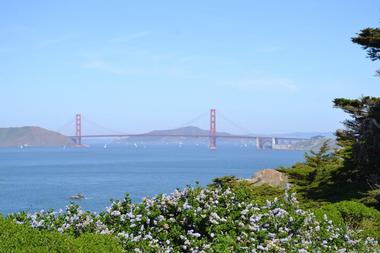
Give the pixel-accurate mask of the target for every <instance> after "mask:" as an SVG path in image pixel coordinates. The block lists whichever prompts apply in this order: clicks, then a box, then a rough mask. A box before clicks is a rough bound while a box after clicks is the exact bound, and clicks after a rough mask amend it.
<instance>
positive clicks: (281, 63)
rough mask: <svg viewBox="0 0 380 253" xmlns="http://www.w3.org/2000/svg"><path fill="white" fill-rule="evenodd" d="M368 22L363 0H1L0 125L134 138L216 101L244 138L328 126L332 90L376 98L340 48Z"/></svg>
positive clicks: (371, 82) (353, 49) (348, 46)
mask: <svg viewBox="0 0 380 253" xmlns="http://www.w3.org/2000/svg"><path fill="white" fill-rule="evenodd" d="M379 21H380V5H379V4H378V1H375V0H365V1H360V2H359V1H355V0H350V1H344V2H343V1H327V0H323V1H301V0H298V1H286V2H285V1H265V2H263V1H234V2H232V1H207V2H205V1H191V2H179V1H151V2H148V1H139V2H134V3H132V2H127V1H107V2H103V1H64V2H53V1H12V2H11V1H9V2H3V3H1V8H0V34H1V40H0V88H1V90H0V101H1V106H2V110H0V119H1V121H0V127H10V126H30V125H35V126H41V127H44V128H48V129H51V130H60V128H61V127H62V126H63V125H64V124H65V123H66V122H68V121H70V119H73V120H74V117H75V114H76V113H81V114H82V115H84V116H85V117H86V118H88V119H90V120H91V121H94V122H96V123H98V124H100V125H102V126H105V127H107V128H109V129H114V130H118V131H123V132H128V133H140V132H148V131H150V130H155V129H172V128H176V127H180V126H183V124H184V123H186V122H188V121H189V120H191V119H193V118H194V117H196V116H197V115H199V114H201V113H203V112H205V113H207V112H208V110H209V109H210V108H216V109H217V113H218V112H222V113H223V114H224V115H226V116H227V117H228V118H229V119H231V120H232V121H233V122H235V123H236V124H238V125H239V126H243V127H244V128H245V129H247V130H249V132H250V133H288V132H332V131H334V130H335V129H337V128H340V127H341V123H340V122H341V121H343V120H344V119H345V118H346V115H345V114H344V113H343V112H341V111H339V110H338V109H334V108H332V100H333V99H334V98H335V97H347V98H357V97H360V96H361V95H371V96H380V79H379V78H378V77H375V70H376V69H379V65H378V63H376V62H371V61H370V60H369V59H368V58H366V55H365V52H364V51H363V50H362V49H361V48H360V47H359V46H357V45H354V44H353V43H351V37H352V36H354V35H355V33H357V32H359V30H361V29H363V28H365V27H378V26H379ZM217 115H218V114H217ZM217 119H218V118H217ZM195 125H196V126H199V127H202V128H207V127H208V121H207V117H205V119H204V120H203V121H202V122H197V124H195ZM218 126H219V125H218ZM85 129H86V128H85V127H84V130H85ZM64 131H65V133H67V130H66V129H64ZM73 131H74V129H73ZM218 131H230V132H236V131H237V129H236V128H235V126H233V125H228V122H227V123H226V124H224V125H223V124H222V125H220V128H218Z"/></svg>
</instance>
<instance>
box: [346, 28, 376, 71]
mask: <svg viewBox="0 0 380 253" xmlns="http://www.w3.org/2000/svg"><path fill="white" fill-rule="evenodd" d="M352 42H354V43H356V44H359V45H361V46H362V47H363V48H364V49H365V50H366V51H367V54H368V57H369V58H370V59H371V60H372V61H375V60H380V28H365V29H363V30H361V31H360V32H359V33H358V34H357V36H356V37H353V38H352ZM376 72H377V74H378V75H379V76H380V70H377V71H376Z"/></svg>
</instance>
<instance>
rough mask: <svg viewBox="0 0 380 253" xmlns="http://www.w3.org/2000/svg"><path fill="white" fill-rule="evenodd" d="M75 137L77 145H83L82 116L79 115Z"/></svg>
mask: <svg viewBox="0 0 380 253" xmlns="http://www.w3.org/2000/svg"><path fill="white" fill-rule="evenodd" d="M75 137H76V144H77V145H78V146H80V145H82V115H81V114H79V113H78V114H77V115H76V117H75Z"/></svg>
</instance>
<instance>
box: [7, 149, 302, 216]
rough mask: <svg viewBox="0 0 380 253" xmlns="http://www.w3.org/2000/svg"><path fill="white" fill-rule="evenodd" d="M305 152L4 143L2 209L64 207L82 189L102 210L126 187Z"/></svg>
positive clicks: (289, 160) (140, 193) (136, 195)
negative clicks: (18, 145)
mask: <svg viewBox="0 0 380 253" xmlns="http://www.w3.org/2000/svg"><path fill="white" fill-rule="evenodd" d="M303 153H304V152H298V151H272V150H256V149H255V148H254V147H253V146H248V147H247V148H242V147H240V146H238V145H236V146H233V145H224V146H223V145H219V146H218V149H217V150H216V151H210V150H208V148H207V146H206V145H201V146H195V145H190V144H189V145H184V146H182V147H181V148H180V147H178V146H176V145H151V146H146V148H143V147H138V148H135V147H125V146H124V147H122V146H109V147H108V148H107V149H104V148H103V147H102V146H99V147H90V148H81V149H75V148H73V149H62V148H49V149H46V148H45V149H40V148H28V149H16V148H15V149H0V212H1V213H3V214H6V213H9V212H16V211H20V210H26V211H37V210H40V209H45V210H46V209H48V208H54V209H59V208H64V207H65V205H67V204H68V203H69V202H70V200H69V196H71V195H74V194H76V193H79V192H82V193H84V194H85V196H86V199H84V200H80V201H77V202H78V203H79V204H80V205H81V206H82V207H83V208H84V209H87V210H92V211H101V210H103V208H104V207H105V206H107V205H109V199H110V198H114V199H119V198H122V197H123V196H124V193H126V192H129V193H130V194H131V196H132V198H133V200H134V201H139V200H141V198H142V197H144V196H153V195H155V194H158V193H168V192H171V191H173V190H174V189H176V188H177V187H180V188H182V187H184V186H186V185H188V184H191V185H193V184H194V183H195V182H196V181H199V182H200V183H201V184H202V185H206V184H208V183H210V182H211V180H212V179H213V178H215V177H220V176H224V175H235V176H237V177H243V178H248V177H250V176H252V174H254V172H255V171H257V170H259V169H263V168H273V167H277V166H280V165H283V166H289V165H291V164H293V163H295V162H297V161H302V160H303Z"/></svg>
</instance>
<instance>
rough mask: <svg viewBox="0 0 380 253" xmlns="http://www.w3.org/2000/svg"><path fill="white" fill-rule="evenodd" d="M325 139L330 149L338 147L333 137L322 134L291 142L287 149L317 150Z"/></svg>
mask: <svg viewBox="0 0 380 253" xmlns="http://www.w3.org/2000/svg"><path fill="white" fill-rule="evenodd" d="M325 141H328V144H329V147H330V149H336V148H338V145H337V143H336V140H335V139H332V138H326V137H322V136H314V137H312V138H311V139H310V140H305V141H299V142H296V143H293V144H291V145H290V146H289V147H288V149H289V150H305V151H310V150H313V151H316V152H318V151H319V149H320V148H321V147H322V145H323V143H324V142H325Z"/></svg>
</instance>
